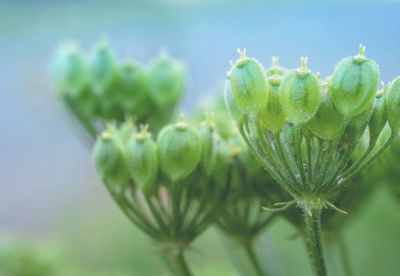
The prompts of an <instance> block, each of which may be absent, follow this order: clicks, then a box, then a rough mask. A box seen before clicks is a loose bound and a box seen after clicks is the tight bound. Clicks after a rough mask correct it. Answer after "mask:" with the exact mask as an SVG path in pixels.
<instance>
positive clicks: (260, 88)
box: [228, 52, 269, 113]
mask: <svg viewBox="0 0 400 276" xmlns="http://www.w3.org/2000/svg"><path fill="white" fill-rule="evenodd" d="M228 79H229V81H230V87H231V90H232V94H233V99H234V101H235V104H237V105H238V107H239V109H241V110H243V111H244V112H245V113H256V112H257V111H259V110H260V109H262V108H264V107H265V105H266V103H267V102H268V96H269V85H268V82H267V80H266V76H265V71H264V68H263V67H262V66H261V64H260V63H259V62H258V61H257V60H256V59H254V58H248V57H246V55H245V53H244V52H243V53H240V58H239V59H238V60H237V61H236V63H235V64H234V65H233V67H232V69H231V70H230V71H229V72H228Z"/></svg>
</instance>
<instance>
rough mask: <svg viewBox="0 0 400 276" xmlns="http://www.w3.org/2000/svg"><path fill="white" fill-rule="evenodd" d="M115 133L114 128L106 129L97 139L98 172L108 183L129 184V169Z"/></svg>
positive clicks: (94, 150) (95, 149)
mask: <svg viewBox="0 0 400 276" xmlns="http://www.w3.org/2000/svg"><path fill="white" fill-rule="evenodd" d="M115 135H116V133H115V130H114V129H113V128H110V127H109V128H108V129H106V130H105V132H104V133H103V134H102V135H101V136H100V137H99V138H98V139H97V141H96V144H95V146H94V149H93V159H94V162H95V165H96V169H97V172H98V173H99V174H100V175H101V177H102V178H103V179H104V180H105V181H106V183H107V184H111V185H113V186H116V185H118V186H120V187H122V186H125V185H126V184H127V177H128V171H127V168H126V164H125V160H124V158H123V153H122V150H121V147H120V145H119V143H118V140H117V139H116V136H115Z"/></svg>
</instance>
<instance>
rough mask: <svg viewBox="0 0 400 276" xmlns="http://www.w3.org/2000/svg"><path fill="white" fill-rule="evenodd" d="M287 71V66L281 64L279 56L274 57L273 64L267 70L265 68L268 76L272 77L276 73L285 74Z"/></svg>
mask: <svg viewBox="0 0 400 276" xmlns="http://www.w3.org/2000/svg"><path fill="white" fill-rule="evenodd" d="M285 72H286V70H285V68H283V67H281V66H280V65H279V58H278V57H272V62H271V66H270V67H268V68H267V70H265V73H266V75H267V77H272V76H274V75H279V76H283V75H284V74H285Z"/></svg>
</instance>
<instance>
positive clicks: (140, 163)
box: [125, 126, 158, 194]
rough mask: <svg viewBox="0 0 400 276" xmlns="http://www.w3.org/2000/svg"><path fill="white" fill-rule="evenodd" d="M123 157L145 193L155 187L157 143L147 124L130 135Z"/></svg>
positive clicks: (134, 178)
mask: <svg viewBox="0 0 400 276" xmlns="http://www.w3.org/2000/svg"><path fill="white" fill-rule="evenodd" d="M125 158H126V163H127V166H128V169H129V171H130V174H131V176H132V178H133V180H134V181H135V183H136V184H137V185H139V186H140V187H141V188H142V190H143V191H144V192H145V193H146V194H150V193H152V192H153V191H154V189H155V188H156V184H157V183H156V181H155V180H156V176H157V172H158V152H157V145H156V144H155V143H154V142H153V140H152V139H151V137H150V134H149V133H148V132H147V126H146V127H143V126H142V129H141V132H140V133H138V134H137V135H135V136H132V137H131V138H130V139H129V141H128V142H127V145H126V147H125Z"/></svg>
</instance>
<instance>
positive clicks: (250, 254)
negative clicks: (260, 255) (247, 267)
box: [242, 241, 267, 276]
mask: <svg viewBox="0 0 400 276" xmlns="http://www.w3.org/2000/svg"><path fill="white" fill-rule="evenodd" d="M242 244H243V248H244V250H245V252H246V255H247V257H248V258H249V260H250V263H251V264H252V265H253V267H254V270H255V272H256V273H257V275H259V276H266V275H267V274H266V273H265V272H264V270H263V269H262V267H261V265H260V263H259V261H258V259H257V256H256V254H255V252H254V247H253V246H252V243H251V241H250V242H244V243H242Z"/></svg>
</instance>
